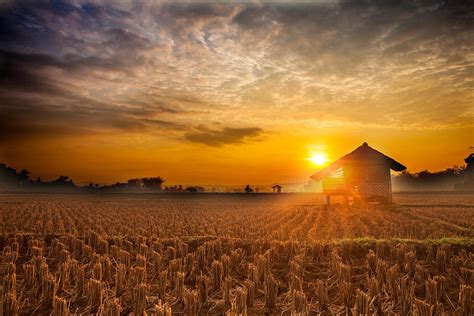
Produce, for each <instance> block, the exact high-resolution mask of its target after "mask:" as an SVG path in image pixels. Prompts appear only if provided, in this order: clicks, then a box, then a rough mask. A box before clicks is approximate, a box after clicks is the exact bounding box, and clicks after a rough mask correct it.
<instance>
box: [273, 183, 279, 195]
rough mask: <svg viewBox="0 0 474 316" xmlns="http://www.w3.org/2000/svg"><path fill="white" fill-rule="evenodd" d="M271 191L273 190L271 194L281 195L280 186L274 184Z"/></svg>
mask: <svg viewBox="0 0 474 316" xmlns="http://www.w3.org/2000/svg"><path fill="white" fill-rule="evenodd" d="M272 189H273V193H281V186H280V185H278V184H275V185H274V186H272Z"/></svg>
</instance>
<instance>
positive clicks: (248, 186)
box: [244, 184, 253, 193]
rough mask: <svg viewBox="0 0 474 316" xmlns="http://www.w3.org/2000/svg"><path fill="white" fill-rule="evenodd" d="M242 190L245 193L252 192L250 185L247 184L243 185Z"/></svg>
mask: <svg viewBox="0 0 474 316" xmlns="http://www.w3.org/2000/svg"><path fill="white" fill-rule="evenodd" d="M244 192H245V193H252V192H253V189H252V188H251V187H250V185H249V184H247V185H246V186H245V189H244Z"/></svg>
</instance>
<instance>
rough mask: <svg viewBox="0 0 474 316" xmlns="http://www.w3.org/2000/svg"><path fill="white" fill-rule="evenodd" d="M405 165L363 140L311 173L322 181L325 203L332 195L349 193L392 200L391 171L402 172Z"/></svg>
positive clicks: (367, 197) (317, 179) (362, 196)
mask: <svg viewBox="0 0 474 316" xmlns="http://www.w3.org/2000/svg"><path fill="white" fill-rule="evenodd" d="M405 169H406V167H405V166H404V165H402V164H401V163H399V162H397V161H395V160H394V159H392V158H390V157H388V156H385V155H384V154H382V153H381V152H379V151H377V150H375V149H373V148H372V147H370V146H369V145H368V144H367V143H363V144H362V145H361V146H359V147H358V148H356V149H355V150H354V151H352V152H351V153H349V154H347V155H345V156H343V157H341V158H339V159H338V160H336V161H334V162H332V163H331V164H330V165H329V166H327V167H326V168H324V169H322V170H320V171H319V172H317V173H315V174H314V175H312V176H311V178H312V179H314V180H316V181H320V180H322V181H323V193H324V194H325V198H326V203H327V204H330V197H331V196H332V195H340V196H344V198H345V200H346V202H347V200H348V197H349V196H352V197H353V198H354V199H360V200H364V201H379V202H385V203H391V202H392V183H391V175H390V170H394V171H403V170H405Z"/></svg>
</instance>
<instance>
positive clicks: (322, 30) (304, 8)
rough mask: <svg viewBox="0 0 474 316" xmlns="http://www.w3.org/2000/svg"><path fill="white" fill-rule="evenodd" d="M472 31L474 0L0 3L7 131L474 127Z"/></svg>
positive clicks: (228, 139)
mask: <svg viewBox="0 0 474 316" xmlns="http://www.w3.org/2000/svg"><path fill="white" fill-rule="evenodd" d="M473 29H474V5H473V4H472V3H471V2H469V1H444V0H428V1H411V0H410V1H408V0H407V1H336V0H334V1H329V0H328V1H315V2H312V1H301V2H297V3H291V2H287V3H285V2H283V1H262V2H236V3H232V2H217V3H211V2H209V3H206V2H203V1H199V2H193V1H190V2H187V1H186V2H181V1H177V2H174V1H169V2H166V1H165V2H160V1H158V2H153V1H138V2H136V1H118V2H116V1H104V2H102V1H99V2H98V1H87V0H71V1H50V2H49V1H48V2H45V1H36V2H32V1H13V2H6V3H4V4H3V5H0V96H1V99H0V102H1V104H0V106H1V108H0V115H1V119H0V120H1V122H0V123H1V126H0V133H1V136H0V141H1V142H7V141H8V140H10V141H11V142H15V141H17V140H18V141H26V140H29V139H33V138H35V139H36V138H41V137H43V138H44V139H49V138H54V137H56V135H74V136H80V135H91V134H94V133H97V134H107V135H110V134H114V135H116V136H117V137H118V138H119V137H120V136H121V135H124V134H126V133H135V134H140V133H141V134H142V135H143V136H144V137H149V136H150V135H151V136H153V137H155V138H154V139H152V140H151V139H150V143H152V144H162V143H165V142H175V144H176V145H177V146H179V145H180V144H183V145H184V146H188V145H190V144H191V145H192V144H193V143H201V144H207V145H210V146H222V147H225V146H223V145H225V144H244V143H250V142H251V141H255V140H257V139H259V138H258V137H255V136H258V135H260V134H261V133H262V131H265V132H271V133H273V132H275V133H273V134H271V135H277V134H278V133H280V134H286V133H289V134H291V133H293V134H298V133H303V132H304V133H307V134H311V133H314V131H315V130H316V129H320V128H322V127H324V128H332V129H334V131H336V132H337V131H339V132H340V133H342V130H343V129H348V128H353V127H360V126H366V127H367V126H370V127H371V128H381V129H387V128H392V129H399V128H402V129H403V130H412V131H417V130H432V131H433V130H439V129H461V128H463V129H466V128H473V125H474V114H473V101H472V100H473V95H472V88H473V72H474V53H473V52H474V44H473V43H474V32H473ZM216 122H221V123H222V125H219V128H217V129H210V130H205V129H204V130H203V129H202V126H216V125H215V124H216ZM249 126H250V127H252V128H247V127H249ZM294 137H297V136H294Z"/></svg>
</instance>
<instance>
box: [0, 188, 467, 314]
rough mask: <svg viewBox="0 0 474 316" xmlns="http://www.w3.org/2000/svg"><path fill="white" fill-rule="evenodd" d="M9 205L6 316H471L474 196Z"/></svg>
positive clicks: (126, 198) (3, 270) (130, 199)
mask: <svg viewBox="0 0 474 316" xmlns="http://www.w3.org/2000/svg"><path fill="white" fill-rule="evenodd" d="M321 201H322V199H321V196H319V195H315V194H281V195H277V194H250V195H244V194H194V195H193V194H159V195H150V194H135V195H134V194H130V195H112V194H110V195H89V196H82V195H3V196H0V218H1V220H2V221H1V222H2V226H1V227H0V228H1V239H0V246H1V249H2V250H3V252H2V255H1V260H0V263H1V266H0V274H1V275H0V276H1V280H2V281H1V288H0V289H1V293H2V296H1V298H2V303H1V309H0V311H1V313H2V314H3V315H15V314H22V315H50V314H52V315H69V314H77V315H81V314H86V315H90V314H98V315H124V314H125V315H129V314H132V315H145V314H146V315H171V314H173V315H281V314H283V315H318V314H322V315H335V314H337V315H351V314H353V315H443V314H448V315H472V314H473V313H474V308H473V306H474V302H473V297H474V292H473V290H472V288H473V287H474V252H473V251H474V197H473V196H472V195H463V194H421V193H420V194H396V195H395V196H394V202H395V204H394V205H391V206H370V207H345V206H343V205H337V204H336V205H334V206H332V207H331V209H329V210H327V209H325V208H324V207H323V205H322V204H321Z"/></svg>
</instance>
